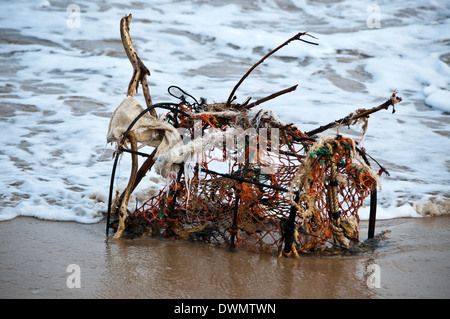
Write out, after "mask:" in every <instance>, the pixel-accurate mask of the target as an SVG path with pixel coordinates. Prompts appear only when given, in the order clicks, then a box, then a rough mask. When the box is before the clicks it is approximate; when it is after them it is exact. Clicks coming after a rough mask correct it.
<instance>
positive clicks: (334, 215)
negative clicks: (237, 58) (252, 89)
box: [127, 104, 377, 255]
mask: <svg viewBox="0 0 450 319" xmlns="http://www.w3.org/2000/svg"><path fill="white" fill-rule="evenodd" d="M179 109H180V110H183V111H184V112H189V114H190V116H186V113H185V114H184V115H183V114H181V113H178V114H176V112H171V113H169V114H168V115H167V118H168V119H169V120H170V121H172V122H174V123H176V124H177V125H178V127H182V128H185V129H186V130H187V131H186V132H187V135H191V136H192V137H194V135H195V132H194V126H195V125H194V122H195V121H199V120H201V121H200V123H201V125H202V128H203V132H207V129H208V128H211V127H214V128H218V129H219V130H220V131H223V132H225V131H226V130H227V129H229V128H231V127H233V126H235V125H236V123H239V125H243V126H244V128H246V129H248V128H250V127H255V118H253V119H250V120H249V119H248V118H247V119H245V118H244V117H242V116H241V115H240V114H238V113H236V115H235V116H230V114H227V115H226V116H223V115H221V116H214V115H213V114H212V113H211V114H209V113H199V114H197V113H194V112H192V110H191V109H189V105H188V104H180V106H179ZM256 122H258V123H257V125H258V127H257V128H259V129H261V128H264V129H266V131H264V134H258V135H257V137H256V139H257V143H253V144H252V143H250V142H249V141H248V140H246V143H245V147H244V149H241V150H234V153H233V152H231V153H232V156H231V159H230V158H228V167H229V172H227V173H223V172H217V171H214V170H212V169H210V168H209V167H210V166H214V164H215V162H217V161H219V162H220V161H223V159H224V157H225V153H226V152H230V149H227V150H222V151H223V154H224V156H223V157H221V156H219V157H218V156H217V153H214V151H217V149H218V148H217V147H215V148H210V149H206V150H203V154H202V161H201V162H198V163H196V164H195V166H194V167H191V168H190V169H191V173H190V174H188V173H187V172H186V166H184V164H185V163H181V164H180V165H179V170H178V175H177V177H176V178H174V179H173V180H172V182H171V183H169V184H168V185H167V186H166V187H165V188H164V189H162V190H161V191H160V192H159V193H158V194H157V195H156V196H153V197H152V198H150V199H148V200H147V201H146V202H145V203H144V204H143V205H142V206H141V207H139V208H137V209H136V210H135V212H134V213H132V214H130V215H129V216H128V223H127V224H128V225H129V227H128V231H129V232H132V231H133V225H136V224H140V225H144V226H145V227H144V228H145V230H146V231H145V232H146V234H147V235H151V236H161V237H170V238H177V239H185V240H191V241H200V242H208V243H212V244H217V245H228V246H229V247H230V248H231V249H232V250H246V251H253V252H257V253H261V252H268V253H270V254H285V255H289V254H291V253H294V254H297V253H298V252H301V251H302V252H306V251H311V250H315V251H317V250H323V249H325V248H327V247H328V248H330V247H341V248H342V247H343V248H348V247H351V246H352V245H353V244H354V243H356V242H357V241H358V236H359V231H358V223H359V217H358V209H359V208H360V207H361V206H362V204H363V201H364V199H365V198H366V197H367V196H368V195H369V194H370V191H371V189H373V188H374V187H376V183H377V179H376V177H377V176H376V174H374V173H373V171H372V170H371V169H370V167H368V165H366V164H364V163H363V161H361V160H360V158H359V156H358V154H357V151H356V145H355V142H354V140H352V139H350V138H346V137H343V136H334V137H329V138H327V139H323V138H322V139H320V140H319V141H317V140H315V139H312V138H309V137H308V136H306V135H305V134H303V133H302V132H300V131H299V130H298V129H297V128H296V127H295V126H293V125H281V124H279V123H276V122H274V121H273V120H270V118H265V119H259V120H258V121H256ZM275 130H277V133H278V134H276V139H273V138H272V135H274V134H275ZM204 134H206V133H204ZM275 144H278V145H275ZM255 145H256V146H255ZM275 149H276V152H275ZM252 151H253V153H254V154H256V155H255V156H256V159H257V160H256V161H249V156H250V153H251V152H252ZM213 153H214V154H213ZM242 155H245V156H244V157H242ZM239 156H241V157H239ZM238 158H240V159H242V158H245V160H244V161H242V160H239V159H238Z"/></svg>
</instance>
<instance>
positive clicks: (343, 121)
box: [305, 92, 402, 136]
mask: <svg viewBox="0 0 450 319" xmlns="http://www.w3.org/2000/svg"><path fill="white" fill-rule="evenodd" d="M401 101H402V98H401V97H398V96H397V95H396V92H394V93H392V96H391V97H390V98H389V100H387V101H386V102H384V103H383V104H381V105H379V106H376V107H374V108H371V109H369V110H364V111H362V112H359V113H357V114H353V113H352V114H350V115H347V116H346V117H344V118H341V119H340V120H336V121H333V122H330V123H328V124H327V125H323V126H320V127H318V128H316V129H314V130H312V131H309V132H305V134H306V135H308V136H313V135H316V134H318V133H322V132H324V131H326V130H328V129H330V128H332V127H335V126H338V125H344V126H345V125H351V124H352V123H354V121H356V120H358V119H361V118H363V117H368V116H369V115H370V114H372V113H375V112H378V111H380V110H387V109H388V108H389V106H391V105H392V106H393V107H395V104H397V103H399V102H401ZM392 112H393V113H394V112H395V108H394V110H393V111H392Z"/></svg>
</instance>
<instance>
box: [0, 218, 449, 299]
mask: <svg viewBox="0 0 450 319" xmlns="http://www.w3.org/2000/svg"><path fill="white" fill-rule="evenodd" d="M360 227H361V239H365V238H366V236H367V223H366V222H362V223H361V225H360ZM104 231H105V229H104V222H100V223H97V224H79V223H73V222H54V221H43V220H38V219H35V218H28V217H18V218H15V219H13V220H10V221H4V222H0V233H1V239H0V242H1V244H0V297H1V298H13V299H15V298H27V299H28V298H30V299H31V298H44V299H47V298H52V299H53V298H63V299H70V298H104V299H108V298H161V299H171V298H186V299H191V298H199V299H204V298H208V299H211V298H212V299H216V298H220V299H234V298H240V299H242V298H245V299H253V298H258V299H266V298H270V299H300V298H302V299H303V298H333V299H334V298H336V299H341V298H358V299H359V298H362V299H366V298H449V297H450V281H449V278H450V263H449V261H450V250H449V248H448V247H450V218H449V217H424V218H407V219H393V220H385V221H378V222H377V229H376V233H379V232H381V231H389V232H388V233H387V234H386V238H385V239H384V240H383V241H382V246H381V247H379V248H377V249H376V250H375V251H373V252H369V253H362V254H355V255H351V256H328V257H325V256H309V255H308V256H302V258H301V259H300V260H295V259H290V258H282V259H278V258H276V257H274V256H270V255H259V254H255V253H247V252H236V253H231V252H229V251H228V250H227V249H225V248H221V247H212V246H209V245H208V244H203V243H191V242H185V241H172V240H161V239H152V238H141V239H135V240H115V239H113V238H105V234H104ZM71 264H76V265H78V266H79V267H80V268H79V269H80V286H81V287H80V288H68V286H67V280H68V278H69V277H70V276H71V275H73V273H72V272H67V267H68V266H69V265H71ZM373 264H376V265H378V266H379V268H378V269H379V272H378V273H379V275H380V276H379V279H380V282H379V283H380V288H377V287H374V285H373V284H369V285H368V284H367V279H368V278H369V277H372V278H373V276H374V275H375V273H373V271H372V270H371V269H373V268H371V266H370V265H373ZM71 278H72V277H70V278H69V279H71ZM69 281H70V280H69ZM71 282H74V281H71Z"/></svg>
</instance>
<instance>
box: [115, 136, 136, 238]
mask: <svg viewBox="0 0 450 319" xmlns="http://www.w3.org/2000/svg"><path fill="white" fill-rule="evenodd" d="M127 139H128V141H129V142H130V146H131V149H132V150H133V151H137V141H136V136H135V135H134V133H133V132H129V133H128V137H127ZM116 156H117V155H116ZM137 169H138V156H137V154H133V153H132V154H131V174H130V179H129V180H128V185H127V188H126V189H125V191H124V194H123V198H122V201H121V203H120V208H119V227H118V229H117V232H116V234H115V235H114V238H120V237H122V236H123V232H124V231H125V227H126V224H125V221H126V218H127V215H128V211H127V206H128V202H129V200H130V195H131V193H132V191H133V187H134V184H135V180H136V174H137Z"/></svg>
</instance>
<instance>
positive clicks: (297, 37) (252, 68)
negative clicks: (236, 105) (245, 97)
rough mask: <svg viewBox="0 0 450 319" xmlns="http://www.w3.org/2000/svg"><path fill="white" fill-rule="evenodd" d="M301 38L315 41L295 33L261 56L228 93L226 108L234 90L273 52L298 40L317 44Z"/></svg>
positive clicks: (304, 33)
mask: <svg viewBox="0 0 450 319" xmlns="http://www.w3.org/2000/svg"><path fill="white" fill-rule="evenodd" d="M302 36H309V37H311V38H314V39H316V38H315V37H313V36H312V35H310V34H308V32H300V33H297V34H296V35H294V36H293V37H292V38H289V39H288V40H286V41H285V42H284V43H283V44H281V45H279V46H278V47H277V48H275V49H273V50H272V51H270V52H269V53H267V54H266V55H265V56H263V57H262V58H261V60H259V61H258V62H256V63H255V64H254V65H253V66H252V67H251V68H250V69H249V70H248V71H247V73H245V74H244V76H243V77H242V78H241V79H240V80H239V82H238V83H237V84H236V85H235V86H234V88H233V90H232V91H231V93H230V96H229V97H228V100H227V108H230V106H231V102H232V100H233V98H234V93H236V90H237V89H238V88H239V86H240V85H241V84H242V82H244V80H245V79H246V78H247V77H248V76H249V75H250V73H252V71H253V70H254V69H256V68H257V67H258V65H260V64H261V63H263V62H264V60H266V59H267V58H268V57H269V56H271V55H272V54H274V53H275V52H277V51H278V50H280V49H281V48H282V47H284V46H286V45H288V44H289V43H291V42H292V41H294V40H300V41H302V42H305V43H309V44H314V45H317V43H314V42H310V41H306V40H304V39H302V38H301V37H302Z"/></svg>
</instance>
